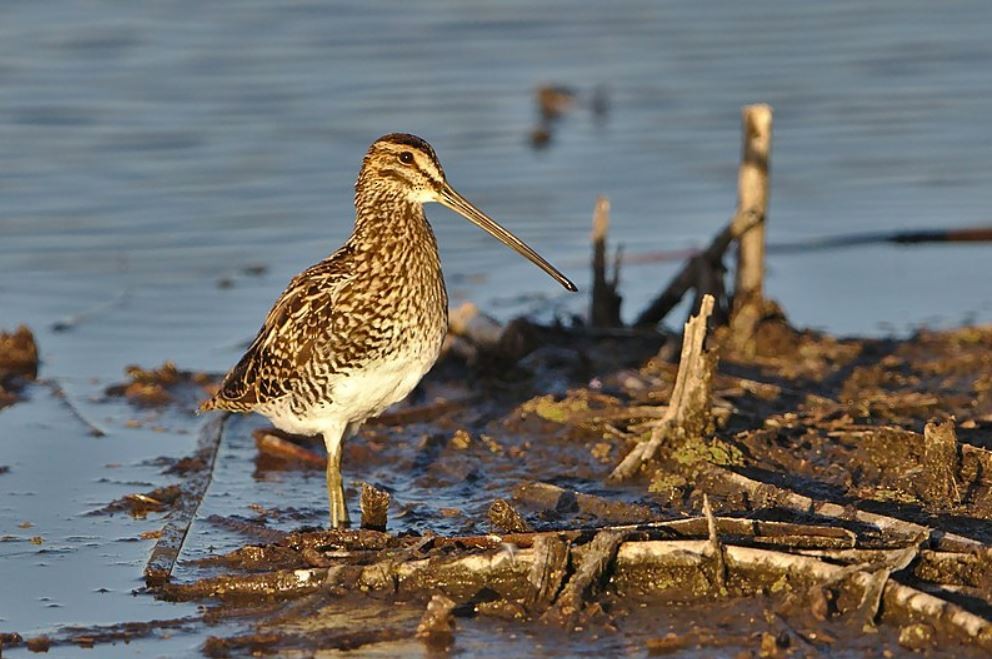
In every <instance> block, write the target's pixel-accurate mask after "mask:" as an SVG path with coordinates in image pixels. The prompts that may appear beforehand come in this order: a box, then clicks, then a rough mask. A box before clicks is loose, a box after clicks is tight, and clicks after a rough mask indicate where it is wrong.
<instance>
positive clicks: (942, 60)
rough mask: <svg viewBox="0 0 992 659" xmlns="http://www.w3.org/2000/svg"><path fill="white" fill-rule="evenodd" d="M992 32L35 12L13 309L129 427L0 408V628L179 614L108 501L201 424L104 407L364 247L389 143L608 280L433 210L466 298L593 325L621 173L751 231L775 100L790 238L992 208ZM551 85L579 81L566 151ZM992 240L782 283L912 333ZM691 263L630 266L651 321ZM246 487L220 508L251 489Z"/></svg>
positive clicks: (775, 212) (810, 267) (667, 5)
mask: <svg viewBox="0 0 992 659" xmlns="http://www.w3.org/2000/svg"><path fill="white" fill-rule="evenodd" d="M990 25H992V5H990V4H989V3H987V2H983V1H981V0H971V1H967V0H964V1H960V2H948V3H940V4H939V5H938V4H935V3H933V2H926V1H924V0H916V1H900V2H894V1H893V2H865V1H863V0H858V1H856V2H830V3H809V2H807V3H781V2H769V1H764V0H754V1H752V2H748V3H740V2H737V1H735V0H713V1H711V2H706V3H691V2H683V3H675V2H657V1H655V0H630V1H627V2H624V3H603V2H596V1H595V0H579V1H578V2H576V1H574V0H569V1H567V2H566V1H564V0H559V1H550V2H534V1H533V0H527V1H526V2H523V1H520V0H507V1H501V2H470V1H466V0H427V1H426V2H416V3H414V2H391V3H386V2H364V3H343V2H337V3H326V2H321V3H318V2H293V1H289V0H285V1H279V2H274V1H268V2H261V1H257V0H256V1H252V0H237V1H234V0H220V1H214V2H202V1H201V0H170V1H163V2H121V1H119V0H117V1H112V0H82V1H80V0H73V1H69V0H46V1H45V2H34V1H29V0H4V2H2V3H0V328H3V329H8V330H10V329H13V327H14V326H15V325H16V324H17V323H26V324H28V325H29V326H30V327H31V328H32V329H33V330H34V332H35V335H36V337H37V339H38V343H39V346H40V349H41V354H42V359H43V364H42V375H43V376H44V377H47V378H49V379H52V381H57V382H58V383H59V386H60V387H61V389H60V390H61V391H63V392H64V393H65V394H66V395H68V396H69V397H71V398H72V399H74V400H76V401H77V405H78V406H79V407H80V408H81V409H82V410H83V412H84V413H86V414H88V415H89V416H90V418H92V419H94V420H96V421H97V422H98V423H100V424H102V425H104V426H106V427H107V428H108V429H110V433H109V434H108V435H107V436H106V437H103V438H99V439H95V438H89V437H83V436H82V434H83V433H82V431H81V430H80V425H79V422H78V420H77V419H75V418H74V417H73V416H72V415H71V414H70V413H69V411H67V410H66V409H65V408H64V406H61V405H60V403H59V402H58V400H57V397H53V396H51V395H49V394H48V393H46V392H44V391H43V390H36V391H34V393H33V395H32V398H33V399H32V401H31V402H30V404H20V405H15V406H13V407H11V408H9V409H7V410H5V411H4V412H3V414H2V415H0V437H2V448H0V451H2V453H0V463H3V464H6V465H10V466H11V468H10V472H9V473H8V474H6V475H4V476H3V479H4V481H3V483H0V485H2V486H3V488H4V490H3V491H2V494H3V495H4V496H3V498H2V499H0V536H4V535H5V534H11V536H10V537H14V535H13V534H17V535H16V538H15V539H20V540H24V542H8V543H5V544H4V545H3V552H2V561H0V563H2V565H3V566H5V567H3V568H0V569H2V570H4V571H5V572H6V574H2V575H0V580H2V581H3V583H5V584H6V585H7V586H8V588H5V589H0V590H6V592H7V593H8V596H7V599H6V600H4V599H3V598H2V597H0V623H2V626H4V627H7V628H9V629H18V630H20V631H22V632H28V631H30V630H32V629H35V630H38V629H42V630H43V629H46V628H49V627H50V626H52V625H57V624H64V623H66V622H81V623H82V622H112V621H115V620H120V619H121V618H129V619H130V618H140V617H144V618H148V617H156V616H157V617H164V616H171V615H177V613H176V612H175V611H174V610H172V609H167V610H165V611H163V610H162V609H161V607H163V606H164V607H169V606H172V605H167V604H163V603H161V602H156V601H152V600H151V599H150V598H133V597H131V595H130V590H131V589H132V588H135V587H137V586H139V585H140V579H139V575H140V573H141V569H142V567H143V565H144V562H145V560H146V558H147V555H148V551H149V547H150V544H149V542H148V541H147V540H145V541H144V542H139V541H138V534H139V533H142V532H144V531H145V530H147V529H148V528H149V526H148V525H143V524H142V522H140V521H135V520H130V519H129V518H126V517H117V518H113V519H108V518H92V517H83V514H84V513H85V512H86V511H89V510H93V509H95V508H98V507H100V506H102V505H104V504H105V503H106V502H107V501H110V500H112V499H114V498H116V497H119V496H122V495H124V494H127V493H129V492H133V491H134V490H135V489H136V488H138V487H139V486H143V485H142V484H148V485H155V484H161V483H162V482H164V481H165V480H167V478H168V477H165V476H162V475H161V471H162V468H161V462H156V461H155V460H156V459H157V458H158V457H159V456H161V455H163V453H166V454H169V455H174V456H180V455H185V454H187V453H189V451H190V450H191V447H192V445H193V444H194V442H195V429H194V428H193V426H192V425H191V424H190V421H189V419H188V418H187V417H185V416H183V417H182V418H181V419H179V420H178V421H176V420H175V419H174V420H173V422H174V423H173V425H172V426H171V427H170V428H161V427H154V426H155V424H157V423H160V421H157V420H152V421H149V420H147V419H145V420H143V421H142V423H140V424H138V426H133V425H129V424H128V423H127V420H128V419H130V418H131V415H132V414H133V413H132V411H130V410H128V409H127V408H126V406H125V405H124V404H122V403H116V404H100V403H97V402H95V401H96V400H99V398H100V397H101V394H102V391H103V388H104V387H105V386H106V385H107V384H109V383H112V382H115V381H120V380H121V379H122V377H123V376H122V369H123V367H124V366H125V365H126V364H130V363H138V364H142V365H145V366H154V365H157V364H160V363H161V362H162V361H164V360H167V359H168V360H173V361H175V362H176V363H177V364H178V365H179V366H180V367H182V368H188V369H195V370H207V371H221V370H224V369H226V368H227V367H229V366H230V365H231V364H233V363H234V361H235V360H236V359H237V358H238V357H239V356H240V354H241V349H242V346H243V343H244V342H245V341H247V340H248V339H250V338H251V336H252V335H253V334H254V333H255V332H256V330H257V328H258V327H259V325H260V323H261V321H262V319H263V317H264V314H265V312H266V311H267V310H268V308H269V306H270V304H271V303H272V302H273V300H274V299H275V297H276V296H277V295H278V293H279V292H280V291H281V290H282V288H283V287H284V286H285V284H286V282H287V281H288V279H289V278H290V277H291V276H292V275H294V274H295V273H297V272H299V271H301V270H302V269H304V268H305V267H306V266H308V265H310V264H311V263H313V262H316V261H318V260H319V259H321V258H322V257H323V256H325V255H326V254H328V253H330V252H331V251H332V250H333V249H335V248H336V247H337V246H338V245H339V244H340V243H341V242H342V241H343V240H344V239H345V238H346V237H347V235H348V233H349V231H350V228H351V223H352V218H353V212H354V211H353V207H352V193H353V187H352V186H353V182H354V179H355V176H356V174H357V171H358V168H359V165H360V162H361V158H362V155H363V154H364V152H365V150H366V148H367V147H368V145H369V144H370V143H371V142H372V141H373V140H374V139H375V138H377V137H378V136H379V135H381V134H384V133H388V132H394V131H405V132H413V133H417V134H419V135H421V136H423V137H424V138H426V139H427V140H428V141H430V142H431V143H432V144H433V145H434V146H435V148H436V149H437V152H438V154H439V156H440V158H441V161H442V163H443V164H444V167H445V169H446V171H447V174H448V177H449V180H450V181H451V182H452V183H453V184H454V186H455V187H456V188H458V189H459V190H460V191H461V192H462V193H463V194H464V195H465V196H467V197H468V198H469V199H472V200H473V201H474V202H475V203H476V204H478V205H479V206H480V207H481V208H483V209H484V210H486V211H488V212H489V213H490V214H491V215H492V216H493V217H494V218H496V219H497V220H498V221H500V222H502V223H503V224H505V225H506V226H507V227H509V228H510V229H511V230H513V231H514V232H516V233H517V234H518V235H520V236H521V237H523V238H524V239H525V240H527V241H528V242H530V243H531V244H532V245H534V246H535V247H536V248H537V249H538V250H539V251H541V252H542V253H543V254H544V255H545V256H547V257H548V258H549V260H551V261H552V262H554V263H555V264H556V265H558V266H559V267H561V268H562V269H563V270H564V271H566V272H567V273H568V274H569V275H571V276H572V278H573V279H575V280H576V282H577V283H579V285H580V287H581V288H582V289H583V291H582V293H581V294H580V295H572V296H569V295H568V294H567V293H564V292H562V291H561V289H560V288H559V287H558V286H557V285H556V284H555V283H554V282H553V281H552V280H551V279H549V278H548V277H545V276H544V275H542V274H541V273H540V272H538V271H537V270H536V269H534V267H533V266H532V265H530V264H529V263H527V262H526V261H524V260H523V259H521V258H519V257H518V256H516V255H515V254H513V253H512V252H511V251H509V250H507V249H506V248H504V247H503V246H501V245H499V244H498V243H497V242H496V241H494V240H493V239H492V238H490V237H489V236H487V235H485V234H483V233H482V232H480V231H479V230H478V229H476V228H475V227H472V226H471V225H469V224H468V223H466V222H464V221H463V220H461V219H459V218H457V217H456V216H454V215H453V214H451V213H450V212H449V211H447V210H445V209H442V208H440V207H434V208H429V209H428V214H429V216H430V217H431V219H432V222H433V224H434V227H435V230H436V233H437V234H438V239H439V243H440V246H441V250H442V257H443V262H444V266H445V273H446V275H447V280H448V285H449V291H450V293H451V298H452V303H453V304H458V303H460V302H462V301H465V300H471V301H474V302H475V303H477V304H478V305H479V306H480V307H482V308H483V309H484V310H486V311H487V312H489V313H492V314H494V315H496V316H499V317H501V318H507V317H509V316H512V315H515V314H518V313H536V314H538V315H540V316H542V317H543V318H544V319H548V318H550V317H552V316H555V315H558V316H567V315H569V314H573V313H583V312H584V311H585V309H586V306H587V304H588V290H589V286H588V284H589V279H590V276H591V274H590V270H589V265H588V263H589V258H590V246H589V232H590V223H591V214H592V209H593V203H594V200H595V198H596V195H597V194H605V195H608V196H609V198H610V200H611V202H612V209H613V211H612V226H611V233H610V239H611V243H612V244H613V245H617V244H622V245H624V246H625V247H626V249H627V252H628V253H631V254H637V253H642V252H651V251H658V250H678V249H686V248H692V247H699V246H702V245H705V244H706V243H707V242H708V240H709V239H710V237H711V236H712V235H713V234H714V233H715V232H716V231H717V230H718V229H719V228H720V227H722V226H723V224H724V223H725V222H726V221H727V220H728V218H729V217H730V216H731V214H732V213H733V210H734V206H735V203H736V177H737V164H738V158H739V150H740V108H741V106H742V105H744V104H748V103H755V102H767V103H770V104H771V105H772V106H773V107H774V109H775V127H774V138H773V155H772V175H771V206H770V213H769V218H768V239H769V242H770V243H791V242H795V241H803V240H810V239H817V238H821V237H827V236H835V235H843V234H850V233H857V232H863V231H872V232H873V231H896V230H909V229H940V228H953V227H968V226H981V225H988V224H992V217H990V213H989V197H990V193H989V191H990V189H992V186H990V183H992V124H990V117H992V76H990V73H989V72H990V71H992V39H990V38H989V26H990ZM541 85H552V86H561V87H567V88H569V89H570V90H572V91H574V94H575V96H574V102H573V103H572V105H571V108H570V110H569V111H568V112H567V113H566V114H565V115H564V116H562V117H561V118H559V119H558V120H556V121H555V122H554V126H553V130H552V131H551V133H550V136H549V137H550V140H549V141H548V142H547V143H546V144H543V145H539V146H535V144H534V138H535V132H534V131H535V129H536V128H538V127H539V126H540V116H539V111H538V107H537V103H536V101H535V92H536V90H537V89H538V87H539V86H541ZM537 137H538V138H541V137H542V136H541V135H540V134H538V135H537ZM990 254H992V250H990V247H989V246H987V245H982V244H977V245H970V246H969V245H953V244H945V245H927V246H919V247H902V248H899V247H894V246H890V245H872V246H864V247H858V248H852V249H847V250H833V251H818V252H811V253H802V254H771V255H770V257H769V262H768V279H767V283H766V286H767V291H768V293H769V294H770V296H771V297H773V298H775V299H777V300H778V301H779V302H781V303H782V305H783V306H784V309H785V310H786V313H787V314H788V315H789V317H790V319H791V320H792V321H793V323H794V324H796V325H798V326H807V327H816V328H822V329H826V330H829V331H832V332H837V333H841V334H849V333H855V334H862V335H885V334H905V333H908V332H910V331H912V330H913V329H914V328H917V327H920V326H922V325H926V326H932V327H943V326H951V325H959V324H961V323H969V322H988V321H990V320H992V289H990V287H989V285H988V281H989V276H990V274H992V259H990ZM679 265H680V264H679V262H676V261H672V262H663V263H649V264H645V265H637V266H634V265H630V266H628V267H625V268H624V269H623V272H622V284H621V292H622V293H623V294H624V296H625V305H624V317H625V318H626V319H627V320H630V319H632V318H633V317H634V316H635V315H636V314H637V313H639V312H640V311H641V310H642V309H643V308H644V306H645V305H646V303H647V302H648V300H649V299H650V298H651V297H652V296H653V295H655V294H656V293H657V292H658V291H659V290H660V288H661V287H662V286H664V285H665V284H666V283H667V281H668V279H669V277H671V275H672V274H673V273H674V272H675V270H676V269H677V268H678V267H679ZM683 317H684V316H683V314H682V313H680V312H677V313H676V314H674V315H673V316H672V320H673V322H680V321H681V319H682V318H683ZM115 405H116V406H115ZM162 423H164V422H162ZM166 425H168V423H166ZM245 436H246V437H247V433H245ZM15 440H16V441H15ZM244 441H246V442H250V438H249V439H245V440H244ZM225 450H228V449H227V448H225ZM224 455H227V454H224ZM225 459H226V458H225V457H224V456H222V458H221V461H222V464H227V463H224V462H223V461H224V460H225ZM232 464H233V463H232ZM238 464H239V465H240V463H238ZM122 465H123V467H122ZM235 466H237V465H235ZM225 473H227V472H225ZM230 473H231V474H232V475H231V476H229V477H227V476H225V478H229V480H230V481H231V483H233V482H237V483H240V487H247V490H245V491H246V492H247V494H245V496H246V497H257V496H260V495H259V492H260V491H261V487H260V486H258V485H253V484H251V482H250V480H249V477H248V476H247V474H246V472H245V470H244V469H243V468H239V469H234V468H231V470H230ZM220 477H221V476H218V478H220ZM297 480H298V479H295V480H294V481H293V482H294V483H296V481H297ZM318 480H319V479H318ZM231 483H229V482H227V481H224V482H221V483H220V485H217V486H216V489H217V490H218V491H219V492H221V494H219V495H218V497H219V498H217V499H216V500H217V501H220V502H221V503H219V504H216V505H228V506H235V505H236V504H237V505H243V504H244V503H245V502H244V501H241V500H240V499H237V497H231V498H228V499H224V497H225V496H228V494H227V493H228V492H229V491H232V490H231V489H230V488H231V487H234V486H232V485H231ZM304 485H305V486H306V487H309V490H308V491H309V492H310V494H311V495H312V501H310V502H309V503H310V504H311V505H312V507H313V509H314V510H317V511H320V510H322V506H323V505H324V503H323V502H322V501H320V499H321V497H322V496H323V495H322V493H321V488H320V487H318V486H313V484H306V483H305V484H304ZM318 485H319V483H318ZM271 496H272V498H273V499H276V500H278V497H279V495H278V492H277V493H276V494H274V495H271ZM293 496H294V497H295V496H297V495H296V494H294V495H293ZM287 500H290V499H287ZM292 500H293V501H294V502H295V501H296V499H292ZM225 501H226V502H227V503H224V502H225ZM306 503H307V502H305V501H304V502H301V504H299V505H304V504H306ZM238 510H240V508H238ZM28 522H30V524H33V525H34V526H33V528H31V530H18V528H20V529H25V528H29V527H30V524H29V527H25V526H23V524H25V523H28ZM15 527H17V528H15ZM30 535H37V536H38V537H39V538H42V539H43V542H44V544H43V545H40V546H39V547H35V546H33V545H31V544H30V543H28V542H27V541H26V538H27V537H28V536H30ZM22 536H23V537H22ZM142 537H144V536H142ZM208 540H209V538H208ZM46 579H47V580H46ZM67 584H68V585H67ZM13 593H30V599H29V600H25V601H26V602H27V604H25V601H22V600H20V599H18V600H16V601H15V600H14V595H13ZM115 594H116V595H115ZM190 608H192V607H190ZM177 642H178V641H177ZM182 643H188V641H182ZM183 647H185V645H184V646H183ZM156 651H158V650H156ZM83 652H85V651H83Z"/></svg>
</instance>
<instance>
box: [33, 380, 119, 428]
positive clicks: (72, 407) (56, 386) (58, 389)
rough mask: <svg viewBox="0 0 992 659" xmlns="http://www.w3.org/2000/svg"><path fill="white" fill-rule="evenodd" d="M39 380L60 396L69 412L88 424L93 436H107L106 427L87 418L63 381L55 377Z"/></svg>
mask: <svg viewBox="0 0 992 659" xmlns="http://www.w3.org/2000/svg"><path fill="white" fill-rule="evenodd" d="M38 382H39V384H44V385H45V386H47V387H48V388H49V389H50V390H51V392H52V395H54V396H55V397H56V398H58V399H59V401H61V402H62V404H63V405H64V406H65V407H66V409H67V410H69V412H70V413H71V414H72V415H73V416H74V417H76V419H78V420H79V422H80V423H82V424H83V425H84V426H86V428H87V429H88V432H89V435H90V436H91V437H106V436H107V434H108V433H107V431H106V430H105V429H104V428H102V427H101V426H99V425H97V424H96V423H94V422H93V421H90V420H89V418H87V416H86V415H85V414H83V411H82V410H80V409H79V406H78V405H76V403H75V402H74V401H73V399H72V397H71V396H69V394H68V393H67V392H66V390H65V387H63V386H62V383H61V382H59V381H58V380H55V379H51V380H39V381H38Z"/></svg>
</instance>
